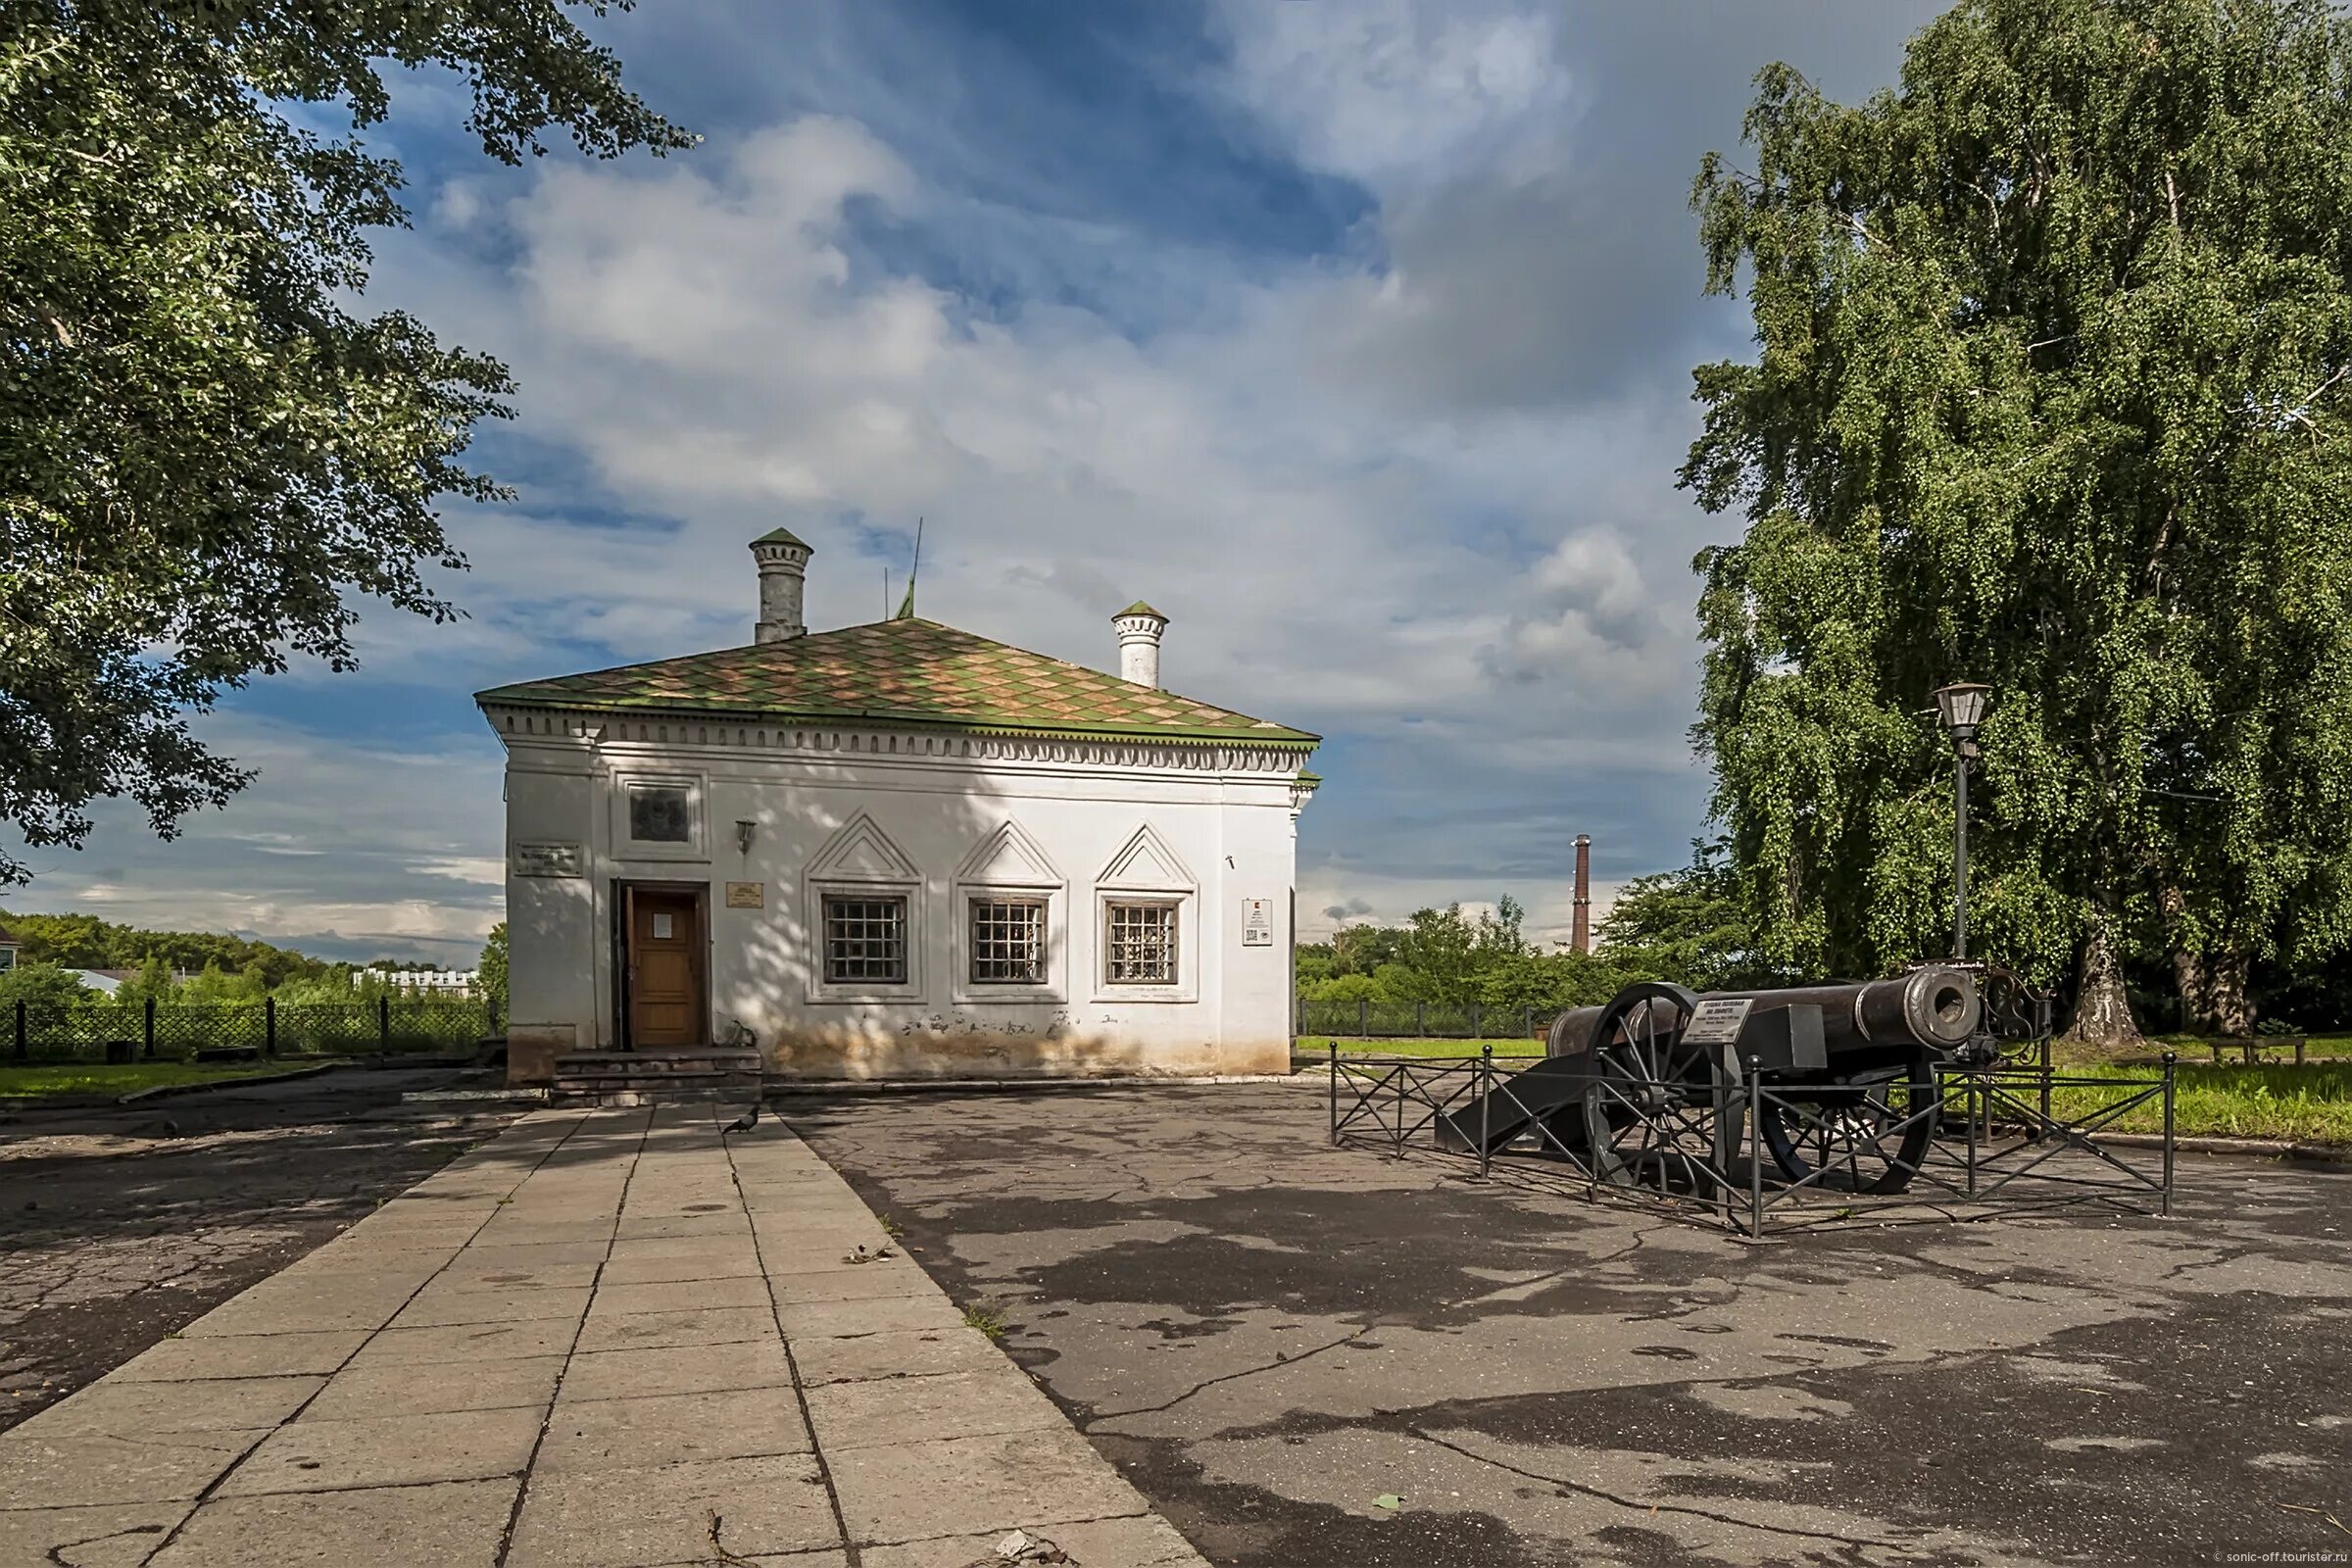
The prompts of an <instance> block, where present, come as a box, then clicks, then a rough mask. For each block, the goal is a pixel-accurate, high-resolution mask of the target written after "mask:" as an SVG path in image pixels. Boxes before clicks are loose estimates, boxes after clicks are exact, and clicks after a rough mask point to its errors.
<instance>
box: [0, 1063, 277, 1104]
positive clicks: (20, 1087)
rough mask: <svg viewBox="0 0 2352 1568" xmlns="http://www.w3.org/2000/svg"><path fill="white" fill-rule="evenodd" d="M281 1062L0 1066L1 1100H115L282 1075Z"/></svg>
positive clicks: (33, 1064)
mask: <svg viewBox="0 0 2352 1568" xmlns="http://www.w3.org/2000/svg"><path fill="white" fill-rule="evenodd" d="M286 1066H287V1064H286V1063H284V1062H251V1061H240V1062H221V1063H213V1062H206V1063H203V1064H201V1065H200V1064H198V1063H195V1062H187V1061H132V1062H123V1063H120V1064H118V1065H113V1066H109V1065H107V1064H106V1063H103V1062H88V1061H60V1062H35V1063H32V1064H30V1065H28V1066H23V1067H18V1066H12V1065H7V1064H0V1100H43V1099H47V1098H49V1097H51V1096H66V1095H73V1096H100V1095H103V1096H110V1097H111V1096H115V1095H127V1094H129V1093H131V1092H132V1091H133V1090H139V1089H154V1088H157V1087H159V1086H161V1085H164V1084H210V1083H221V1082H225V1081H227V1080H229V1079H233V1078H251V1077H254V1076H256V1075H257V1074H264V1073H273V1072H284V1071H285V1070H286Z"/></svg>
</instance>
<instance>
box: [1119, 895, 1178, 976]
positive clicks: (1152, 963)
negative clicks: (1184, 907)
mask: <svg viewBox="0 0 2352 1568" xmlns="http://www.w3.org/2000/svg"><path fill="white" fill-rule="evenodd" d="M1104 925H1105V930H1104V933H1103V937H1104V940H1103V978H1104V979H1106V980H1108V981H1109V982H1110V983H1111V984H1112V985H1114V986H1170V985H1174V984H1175V983H1176V906H1174V905H1173V904H1113V905H1110V906H1108V907H1107V909H1106V911H1105V918H1104Z"/></svg>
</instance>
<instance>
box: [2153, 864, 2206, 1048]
mask: <svg viewBox="0 0 2352 1568" xmlns="http://www.w3.org/2000/svg"><path fill="white" fill-rule="evenodd" d="M2161 898H2162V904H2163V908H2164V923H2165V925H2166V926H2167V927H2168V928H2169V929H2170V930H2171V931H2172V934H2173V988H2174V990H2175V992H2176V993H2177V994H2178V995H2179V996H2180V1029H2181V1032H2182V1033H2184V1034H2198V1035H2202V1034H2211V1033H2212V1032H2213V982H2212V978H2211V977H2210V976H2209V975H2208V974H2207V973H2206V972H2205V954H2204V952H2203V950H2201V949H2200V948H2198V947H2197V946H2196V944H2195V942H2194V941H2193V940H2192V939H2191V937H2190V936H2189V934H2188V933H2187V932H2186V931H2185V930H2183V929H2182V928H2181V918H2180V913H2181V909H2182V907H2183V906H2184V904H2185V903H2186V901H2185V900H2184V899H2183V898H2182V897H2181V895H2180V889H2179V888H2177V887H2167V888H2166V889H2165V890H2164V892H2163V894H2162V896H2161Z"/></svg>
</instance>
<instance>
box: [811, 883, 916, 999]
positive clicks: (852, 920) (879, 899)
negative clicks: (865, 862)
mask: <svg viewBox="0 0 2352 1568" xmlns="http://www.w3.org/2000/svg"><path fill="white" fill-rule="evenodd" d="M825 983H826V984H827V985H850V986H854V985H894V986H897V985H905V984H906V983H907V901H906V899H904V898H893V897H889V896H875V895H862V894H836V893H828V894H826V895H825Z"/></svg>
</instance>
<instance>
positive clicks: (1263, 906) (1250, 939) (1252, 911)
mask: <svg viewBox="0 0 2352 1568" xmlns="http://www.w3.org/2000/svg"><path fill="white" fill-rule="evenodd" d="M1273 945H1274V901H1273V900H1272V899H1244V900H1243V901H1242V946H1243V947H1245V948H1270V947H1272V946H1273Z"/></svg>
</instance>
